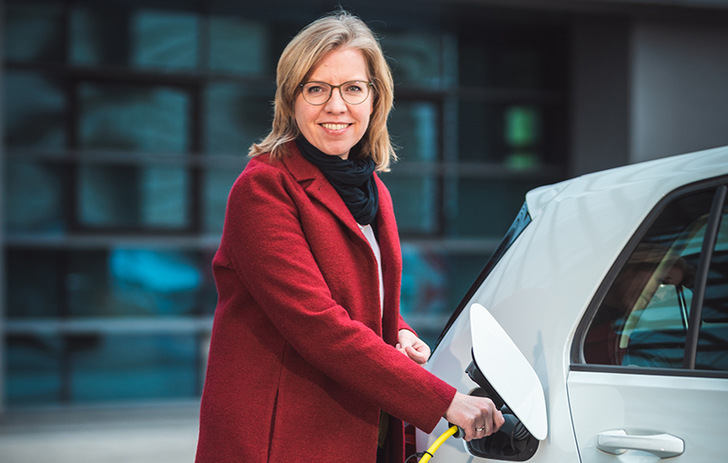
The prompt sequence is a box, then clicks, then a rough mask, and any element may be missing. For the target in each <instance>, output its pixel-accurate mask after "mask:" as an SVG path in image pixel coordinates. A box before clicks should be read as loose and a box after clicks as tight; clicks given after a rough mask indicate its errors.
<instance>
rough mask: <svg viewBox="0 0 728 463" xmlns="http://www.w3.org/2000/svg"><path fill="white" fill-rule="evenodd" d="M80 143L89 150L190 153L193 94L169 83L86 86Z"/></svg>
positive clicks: (81, 95)
mask: <svg viewBox="0 0 728 463" xmlns="http://www.w3.org/2000/svg"><path fill="white" fill-rule="evenodd" d="M79 97H80V104H79V106H80V108H79V109H80V118H79V125H80V133H79V144H80V147H81V148H84V149H102V150H124V151H145V152H156V153H161V154H168V153H173V154H180V153H184V152H186V151H187V146H188V142H187V135H188V133H187V132H188V129H189V127H190V115H189V108H190V96H189V94H188V93H187V92H185V91H183V90H180V89H175V88H165V87H152V86H149V87H141V86H131V85H112V84H108V85H106V84H90V83H87V84H83V85H81V88H80V90H79Z"/></svg>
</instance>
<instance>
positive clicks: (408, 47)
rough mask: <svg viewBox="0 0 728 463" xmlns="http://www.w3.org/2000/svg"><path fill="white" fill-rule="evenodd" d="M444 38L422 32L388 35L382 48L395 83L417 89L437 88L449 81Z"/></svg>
mask: <svg viewBox="0 0 728 463" xmlns="http://www.w3.org/2000/svg"><path fill="white" fill-rule="evenodd" d="M443 40H444V39H443V36H442V35H440V34H427V33H421V32H411V33H387V34H386V35H384V36H383V37H382V40H381V43H382V49H383V50H384V54H385V56H388V57H393V58H391V59H389V65H390V67H391V69H392V74H393V76H394V81H395V82H396V83H397V84H408V85H412V86H416V87H432V88H438V87H441V86H443V85H444V84H445V83H446V82H447V81H446V69H445V66H444V59H443V55H444V52H443V48H444V42H443Z"/></svg>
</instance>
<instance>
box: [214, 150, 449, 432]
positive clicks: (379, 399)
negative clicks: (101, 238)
mask: <svg viewBox="0 0 728 463" xmlns="http://www.w3.org/2000/svg"><path fill="white" fill-rule="evenodd" d="M248 167H249V168H248V169H246V171H245V172H244V173H243V175H241V177H240V178H239V179H238V181H237V182H236V184H235V185H234V187H233V189H232V191H231V193H230V197H229V200H228V212H227V215H226V218H225V226H224V231H223V241H222V245H225V246H227V252H228V253H229V254H230V256H231V260H232V264H233V265H234V267H235V270H236V272H237V273H238V274H239V276H240V279H241V280H242V284H244V285H246V287H247V288H248V290H249V291H250V293H251V294H252V296H253V298H254V299H255V301H256V302H257V304H258V305H259V306H260V307H261V308H262V310H263V311H264V312H265V313H266V315H267V316H268V317H269V319H270V320H271V322H272V323H273V324H274V325H275V326H276V327H277V329H278V330H279V331H280V333H281V335H282V336H283V338H284V339H285V340H286V341H287V342H288V343H289V344H290V345H291V346H292V347H293V348H294V349H295V350H296V351H297V352H298V353H299V355H301V356H302V357H303V358H304V359H306V361H307V362H309V363H310V364H311V365H312V366H313V367H314V368H316V369H318V370H319V371H321V372H322V373H323V374H325V375H326V376H328V377H330V378H332V379H333V380H335V381H336V382H338V383H339V384H342V385H343V386H345V387H346V388H348V389H350V390H352V391H355V392H357V393H358V394H359V395H361V396H362V397H364V398H365V399H367V400H368V401H370V402H371V403H372V404H374V405H376V406H378V407H379V408H381V409H383V410H385V411H386V412H388V413H390V414H392V415H394V416H397V417H399V418H400V419H403V420H405V421H408V422H410V423H412V424H414V425H415V426H417V427H419V428H420V429H423V430H424V431H426V432H430V431H432V429H433V428H434V427H435V425H436V424H437V422H438V421H439V420H440V418H441V417H442V416H443V415H444V413H445V411H446V410H447V407H448V406H449V404H450V402H451V401H452V399H453V397H454V395H455V389H454V388H453V387H452V386H450V385H448V384H447V383H445V382H443V381H442V380H440V379H439V378H437V377H435V376H434V375H432V374H431V373H429V372H428V371H426V370H425V369H423V368H422V367H421V366H419V365H417V364H416V363H415V362H413V361H411V360H410V359H409V358H407V357H406V356H404V355H402V353H400V352H399V351H397V350H396V349H395V348H394V347H392V346H389V345H387V344H386V343H385V342H384V341H383V340H382V338H381V337H380V336H379V335H377V334H376V333H375V332H374V331H372V330H371V329H370V328H369V327H367V326H366V325H364V324H363V323H361V322H358V321H356V320H352V319H351V317H350V316H349V313H348V312H347V310H346V308H344V307H342V306H341V305H339V304H338V303H337V302H336V301H335V300H334V299H333V297H332V295H331V292H330V290H329V288H328V286H327V284H326V281H325V280H324V278H323V276H322V274H321V272H320V270H319V267H318V266H317V263H316V261H315V259H314V256H313V254H312V253H311V250H310V248H309V244H308V243H307V241H306V237H305V235H304V232H303V229H302V225H301V221H300V219H299V217H298V210H297V206H296V203H295V201H294V199H293V196H292V189H294V188H296V187H298V184H297V183H294V181H293V180H292V179H291V178H290V177H288V176H287V175H286V174H285V173H284V172H282V171H281V170H279V169H277V168H275V167H273V166H270V165H267V164H263V163H258V164H257V165H256V166H255V167H253V168H250V167H251V166H248ZM399 325H400V327H404V328H405V329H411V328H409V326H407V324H406V323H404V320H402V319H401V317H400V323H399Z"/></svg>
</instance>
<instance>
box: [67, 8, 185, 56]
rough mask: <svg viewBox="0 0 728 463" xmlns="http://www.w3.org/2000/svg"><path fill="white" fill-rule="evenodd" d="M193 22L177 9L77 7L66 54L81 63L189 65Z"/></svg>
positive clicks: (74, 11)
mask: <svg viewBox="0 0 728 463" xmlns="http://www.w3.org/2000/svg"><path fill="white" fill-rule="evenodd" d="M198 22H199V19H198V18H197V17H196V16H194V15H192V14H187V13H182V12H177V11H162V10H144V9H137V10H130V9H126V8H120V7H113V6H111V5H104V8H103V9H97V8H77V9H74V10H73V14H72V20H71V59H72V61H73V62H74V63H76V64H82V65H117V66H130V67H138V68H162V69H175V70H177V69H179V70H189V69H194V68H195V67H196V66H197V56H198V50H197V43H198V40H197V36H198V29H199V24H198Z"/></svg>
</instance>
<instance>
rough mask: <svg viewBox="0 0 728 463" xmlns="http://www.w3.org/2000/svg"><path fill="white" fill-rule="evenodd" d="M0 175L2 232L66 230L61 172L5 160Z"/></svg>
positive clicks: (43, 165)
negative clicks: (1, 180) (1, 177)
mask: <svg viewBox="0 0 728 463" xmlns="http://www.w3.org/2000/svg"><path fill="white" fill-rule="evenodd" d="M4 174H5V195H4V196H3V201H4V211H5V216H4V217H3V222H4V226H5V230H7V231H9V232H13V233H20V232H26V233H30V232H46V233H61V232H63V231H64V230H65V229H66V218H65V216H64V210H65V207H64V204H63V199H64V198H65V195H64V184H65V180H66V171H65V169H62V168H59V167H58V166H57V165H54V164H49V163H43V162H31V161H18V160H16V159H14V158H8V159H7V161H6V165H5V172H4Z"/></svg>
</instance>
